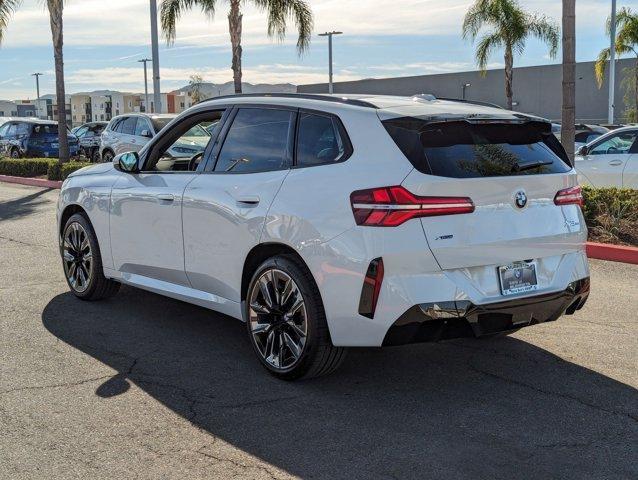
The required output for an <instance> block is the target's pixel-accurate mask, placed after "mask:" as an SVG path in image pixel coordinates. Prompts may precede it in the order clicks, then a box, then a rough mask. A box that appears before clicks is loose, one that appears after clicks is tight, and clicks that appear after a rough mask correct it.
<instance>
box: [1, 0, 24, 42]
mask: <svg viewBox="0 0 638 480" xmlns="http://www.w3.org/2000/svg"><path fill="white" fill-rule="evenodd" d="M20 5H22V0H0V45H1V44H2V40H3V39H4V32H5V30H6V29H7V27H8V26H9V21H10V20H11V17H13V13H14V12H15V11H16V10H17V9H18V7H20Z"/></svg>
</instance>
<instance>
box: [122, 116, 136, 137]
mask: <svg viewBox="0 0 638 480" xmlns="http://www.w3.org/2000/svg"><path fill="white" fill-rule="evenodd" d="M136 126H137V117H127V118H125V119H124V120H123V121H122V122H121V124H120V126H119V129H118V132H121V133H123V134H125V135H135V128H136Z"/></svg>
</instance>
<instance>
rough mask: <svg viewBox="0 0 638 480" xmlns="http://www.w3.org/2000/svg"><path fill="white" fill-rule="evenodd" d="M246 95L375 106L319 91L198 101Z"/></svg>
mask: <svg viewBox="0 0 638 480" xmlns="http://www.w3.org/2000/svg"><path fill="white" fill-rule="evenodd" d="M246 97H272V98H301V99H305V100H321V101H324V102H335V103H342V104H345V105H355V106H357V107H366V108H375V109H376V108H377V107H376V105H374V104H372V103H370V102H366V101H365V100H360V99H358V98H348V97H338V96H332V95H324V94H320V93H238V94H235V95H221V96H219V97H211V98H207V99H205V100H202V101H201V102H198V103H204V102H212V101H214V100H225V99H231V98H246Z"/></svg>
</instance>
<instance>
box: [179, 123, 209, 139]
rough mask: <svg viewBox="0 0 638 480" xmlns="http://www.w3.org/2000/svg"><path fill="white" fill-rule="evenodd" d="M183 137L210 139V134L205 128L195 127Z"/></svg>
mask: <svg viewBox="0 0 638 480" xmlns="http://www.w3.org/2000/svg"><path fill="white" fill-rule="evenodd" d="M182 137H205V138H208V137H210V133H208V132H207V131H206V130H205V129H204V128H202V127H201V126H200V125H195V126H194V127H193V128H191V129H190V130H189V131H187V132H186V133H185V134H184V135H182Z"/></svg>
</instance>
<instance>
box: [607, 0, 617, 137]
mask: <svg viewBox="0 0 638 480" xmlns="http://www.w3.org/2000/svg"><path fill="white" fill-rule="evenodd" d="M610 39H611V46H610V48H609V115H608V118H607V121H608V122H609V124H610V125H612V124H613V123H614V101H615V98H614V97H615V95H616V92H615V89H616V0H611V28H610Z"/></svg>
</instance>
